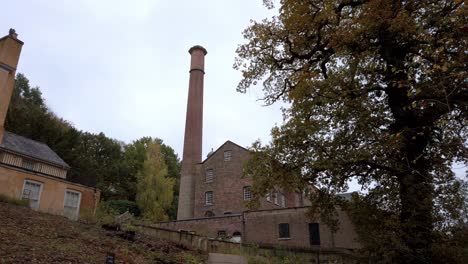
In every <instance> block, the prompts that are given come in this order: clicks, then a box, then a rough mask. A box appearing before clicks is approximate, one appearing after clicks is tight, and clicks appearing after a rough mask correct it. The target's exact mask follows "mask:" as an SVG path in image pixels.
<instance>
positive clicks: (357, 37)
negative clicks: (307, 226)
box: [234, 0, 468, 263]
mask: <svg viewBox="0 0 468 264" xmlns="http://www.w3.org/2000/svg"><path fill="white" fill-rule="evenodd" d="M265 4H266V5H267V6H268V7H272V1H265ZM278 10H279V14H278V15H277V16H274V17H273V18H271V19H265V20H262V21H260V22H256V21H253V22H252V24H251V25H250V26H249V27H248V28H247V29H246V30H245V31H244V38H245V39H246V40H247V42H246V43H245V44H243V45H240V46H239V48H238V49H237V54H238V57H237V58H236V62H235V65H234V67H235V68H236V69H238V70H240V71H241V72H242V74H243V79H242V80H241V82H240V83H239V85H238V91H240V92H246V91H247V90H248V89H250V88H252V87H253V86H256V85H257V83H262V85H263V91H264V94H265V97H264V99H263V100H264V101H265V103H266V104H272V103H274V102H276V101H278V100H284V101H285V102H287V105H288V107H287V108H286V109H285V110H284V124H283V125H281V126H279V127H275V128H274V129H273V130H272V137H273V140H272V142H271V143H270V144H268V145H266V146H264V145H261V144H260V143H256V144H254V147H253V150H254V152H255V155H254V157H253V159H252V162H250V163H249V166H248V168H247V173H250V174H252V175H254V179H255V181H256V183H257V184H256V186H255V188H254V193H255V194H257V196H260V195H263V194H265V193H266V191H267V189H268V188H271V187H272V185H274V184H280V185H283V186H284V187H286V188H287V187H289V188H301V186H304V185H305V184H309V183H311V184H314V185H316V186H318V187H319V192H318V194H316V195H314V196H313V197H312V198H313V199H315V202H317V203H315V204H320V205H322V206H321V207H320V208H321V211H322V214H324V215H326V214H325V211H327V210H328V209H330V208H333V204H335V203H336V202H337V200H336V199H335V198H334V197H335V196H334V194H335V193H338V192H342V191H346V189H347V184H348V182H349V180H351V179H357V181H358V182H359V184H361V186H362V187H363V189H364V190H366V193H367V197H366V199H367V200H366V201H367V202H370V203H371V206H373V207H375V208H378V209H379V210H381V212H382V214H383V213H384V212H389V213H394V214H396V215H397V216H398V217H397V226H393V230H385V231H386V232H391V233H394V234H395V236H396V237H398V239H399V241H400V243H401V244H400V246H399V247H398V248H397V250H396V251H397V252H398V253H397V254H396V255H395V256H398V257H397V258H396V259H394V260H393V261H398V262H399V263H430V262H431V259H432V251H431V250H432V247H433V232H434V230H436V229H438V228H442V227H443V226H444V225H447V224H448V222H449V221H448V220H449V219H455V218H457V217H458V216H459V213H460V211H459V209H458V207H457V206H458V205H459V204H460V202H461V200H460V199H459V197H458V196H457V194H458V193H459V191H458V190H457V189H458V187H459V185H460V184H459V181H457V180H456V178H455V176H454V173H453V172H452V170H451V166H452V163H453V162H454V161H458V162H462V163H466V162H467V144H466V138H467V136H468V133H467V132H468V131H467V128H466V125H467V106H468V93H467V75H466V61H467V51H466V47H467V38H466V32H467V26H466V25H467V21H466V17H467V14H466V9H465V4H464V3H463V1H447V0H437V1H395V0H372V1H366V0H325V1H321V0H320V1H319V0H282V1H280V6H279V9H278ZM383 228H384V227H383Z"/></svg>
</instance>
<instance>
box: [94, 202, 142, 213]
mask: <svg viewBox="0 0 468 264" xmlns="http://www.w3.org/2000/svg"><path fill="white" fill-rule="evenodd" d="M101 207H102V209H103V210H104V211H107V212H115V213H117V214H123V213H125V212H127V211H129V212H130V213H131V214H133V215H134V216H139V215H140V213H141V212H140V208H139V207H138V205H137V204H136V203H135V202H133V201H128V200H109V201H105V202H102V203H101Z"/></svg>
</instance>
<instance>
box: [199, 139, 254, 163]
mask: <svg viewBox="0 0 468 264" xmlns="http://www.w3.org/2000/svg"><path fill="white" fill-rule="evenodd" d="M228 143H230V144H233V145H235V146H237V147H239V148H241V149H243V150H245V151H250V150H248V149H246V148H244V147H242V146H241V145H239V144H236V143H234V142H232V141H230V140H227V141H226V142H224V143H223V144H222V145H221V146H219V148H217V149H216V150H215V151H211V152H210V153H208V156H207V157H206V159H205V160H203V161H202V162H201V163H205V162H206V161H207V160H209V159H210V158H211V157H212V156H213V155H214V154H215V153H216V152H218V150H220V149H222V148H223V147H224V145H226V144H228Z"/></svg>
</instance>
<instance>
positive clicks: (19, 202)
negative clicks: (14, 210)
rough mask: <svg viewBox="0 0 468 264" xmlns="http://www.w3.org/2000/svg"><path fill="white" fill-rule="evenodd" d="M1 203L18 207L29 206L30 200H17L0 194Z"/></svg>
mask: <svg viewBox="0 0 468 264" xmlns="http://www.w3.org/2000/svg"><path fill="white" fill-rule="evenodd" d="M0 202H2V203H8V204H13V205H18V206H29V201H28V200H22V199H16V198H12V197H9V196H6V195H4V194H0Z"/></svg>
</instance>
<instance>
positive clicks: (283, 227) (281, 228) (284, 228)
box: [278, 223, 290, 238]
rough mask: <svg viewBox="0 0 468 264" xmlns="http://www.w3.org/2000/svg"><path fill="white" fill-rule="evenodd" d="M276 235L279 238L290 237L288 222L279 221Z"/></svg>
mask: <svg viewBox="0 0 468 264" xmlns="http://www.w3.org/2000/svg"><path fill="white" fill-rule="evenodd" d="M278 237H279V238H290V236H289V224H288V223H281V224H279V225H278Z"/></svg>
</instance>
